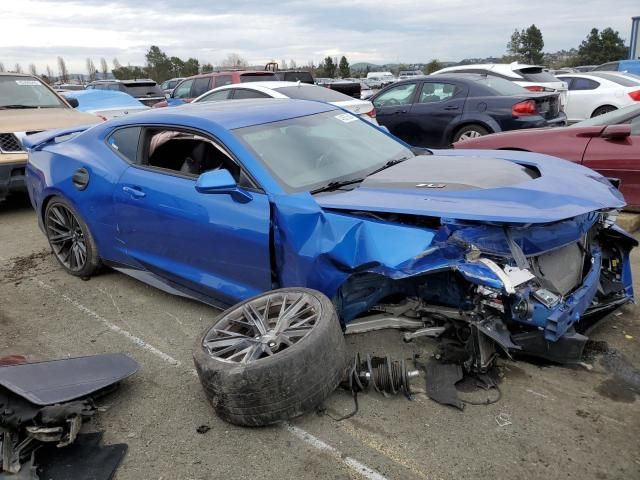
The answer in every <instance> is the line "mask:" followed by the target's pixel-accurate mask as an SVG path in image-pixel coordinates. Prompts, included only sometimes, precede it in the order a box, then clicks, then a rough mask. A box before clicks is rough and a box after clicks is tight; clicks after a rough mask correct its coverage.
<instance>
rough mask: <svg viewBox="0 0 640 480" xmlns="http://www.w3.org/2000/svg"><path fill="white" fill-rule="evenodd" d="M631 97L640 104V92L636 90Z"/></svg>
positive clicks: (630, 93) (630, 94) (631, 93)
mask: <svg viewBox="0 0 640 480" xmlns="http://www.w3.org/2000/svg"><path fill="white" fill-rule="evenodd" d="M629 96H630V97H631V98H632V99H633V100H635V101H636V102H640V90H636V91H635V92H629Z"/></svg>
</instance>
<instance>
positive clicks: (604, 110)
mask: <svg viewBox="0 0 640 480" xmlns="http://www.w3.org/2000/svg"><path fill="white" fill-rule="evenodd" d="M614 110H617V108H616V107H614V106H613V105H603V106H602V107H598V108H596V109H595V110H594V111H593V113H592V114H591V118H593V117H597V116H598V115H604V114H605V113H609V112H613V111H614Z"/></svg>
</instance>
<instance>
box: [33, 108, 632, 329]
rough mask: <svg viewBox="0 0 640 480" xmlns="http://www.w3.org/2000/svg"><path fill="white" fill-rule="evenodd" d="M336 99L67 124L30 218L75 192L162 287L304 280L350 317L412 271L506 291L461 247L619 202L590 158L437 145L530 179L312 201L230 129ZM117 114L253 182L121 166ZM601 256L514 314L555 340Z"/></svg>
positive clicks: (36, 139) (37, 179)
mask: <svg viewBox="0 0 640 480" xmlns="http://www.w3.org/2000/svg"><path fill="white" fill-rule="evenodd" d="M241 102H242V103H241ZM245 102H246V103H245ZM240 105H242V108H239V106H240ZM332 109H335V107H333V106H330V105H327V104H321V103H318V102H305V101H293V100H283V101H280V100H274V99H269V100H265V101H262V100H257V101H234V102H226V103H225V102H221V103H203V104H199V105H190V106H185V107H176V108H172V109H161V110H150V111H148V112H144V113H140V114H138V115H136V116H135V117H134V118H126V117H125V118H118V119H114V120H111V121H109V122H105V123H103V124H100V125H97V126H94V127H92V128H90V129H88V130H86V131H85V132H83V133H80V134H78V135H76V136H75V137H73V138H71V139H68V140H65V141H60V140H59V139H60V137H61V136H62V137H64V135H65V134H66V133H68V132H69V131H58V132H55V131H54V132H45V133H42V134H37V135H32V136H30V138H29V143H28V147H29V148H30V157H29V164H28V167H27V178H28V182H27V183H28V189H29V194H30V196H31V199H32V202H33V204H34V207H35V208H36V210H37V211H38V217H39V221H40V222H41V224H42V216H43V211H44V205H45V204H46V202H47V200H48V199H49V198H51V197H52V196H53V195H58V196H62V197H64V198H66V199H67V200H68V201H70V202H71V203H72V204H73V205H74V206H75V207H76V209H77V210H78V211H79V212H80V214H81V215H82V217H83V219H84V220H85V222H86V223H87V225H88V226H89V229H90V230H91V233H92V234H93V237H94V238H95V240H96V243H97V246H98V250H99V252H100V255H101V257H102V258H103V259H104V260H106V261H108V262H110V263H112V264H115V265H118V266H119V267H121V268H123V269H129V270H130V271H135V272H139V274H136V275H135V276H136V277H137V278H141V275H142V274H144V275H148V276H149V277H148V278H147V279H146V280H145V281H149V282H150V283H154V284H157V283H165V284H167V285H169V284H170V285H171V286H172V288H174V287H175V288H178V289H179V290H180V289H182V291H188V292H193V295H191V296H193V297H194V298H198V299H200V300H203V299H204V300H205V301H208V302H209V303H212V304H232V303H235V302H237V301H240V300H243V299H246V298H248V297H251V296H253V295H255V294H257V293H259V292H262V291H265V290H269V289H271V288H273V287H278V286H282V287H287V286H306V287H310V288H315V289H318V290H320V291H322V292H323V293H325V294H326V295H328V296H329V297H331V298H333V299H334V301H336V303H337V304H339V306H340V307H341V314H342V318H343V320H345V321H349V320H350V319H352V318H354V317H355V316H357V315H358V314H360V313H362V311H363V310H365V309H366V308H368V307H370V306H371V304H372V302H375V300H376V299H378V300H379V299H381V298H383V297H384V295H385V294H388V293H390V292H393V291H395V290H396V289H398V288H400V286H401V285H402V288H405V289H406V288H408V289H416V291H418V290H419V289H420V288H426V287H424V286H420V285H422V284H420V285H419V284H418V283H417V281H416V282H414V284H411V282H412V281H413V280H412V279H424V278H425V276H428V275H431V274H441V273H443V272H444V273H446V272H451V273H452V274H455V275H458V276H461V277H462V278H464V279H466V280H467V281H468V282H470V283H472V284H478V285H483V286H486V287H489V288H493V289H496V290H502V289H505V285H504V283H503V281H502V280H501V278H499V277H498V276H496V274H495V272H492V271H491V270H490V269H488V268H487V267H486V266H485V265H482V264H480V263H478V262H476V260H475V259H473V258H468V257H467V254H468V252H469V251H470V249H471V247H472V246H473V247H474V248H479V249H480V250H481V251H482V252H485V253H487V254H490V255H497V256H501V257H505V258H510V256H511V253H512V250H511V247H510V246H509V240H508V239H507V238H506V237H505V235H506V234H505V228H507V227H508V228H509V229H510V230H509V231H510V238H511V241H513V242H515V243H516V244H517V245H518V246H519V248H520V249H521V251H522V253H523V255H525V257H534V256H536V255H540V254H543V253H544V252H547V251H550V250H553V249H557V248H559V247H561V246H564V245H567V244H569V243H573V242H577V241H579V240H580V239H581V238H584V236H585V234H586V233H587V232H588V231H590V229H592V228H593V227H594V225H595V224H596V222H598V221H600V218H601V214H600V213H599V212H600V211H603V210H604V211H606V210H610V209H615V208H619V207H621V206H623V205H624V201H623V199H622V197H621V195H620V194H619V192H618V191H617V190H615V189H614V188H613V187H612V186H611V185H610V184H609V183H608V182H607V181H606V180H605V179H604V178H603V177H602V176H600V175H599V174H597V173H595V172H593V171H591V170H589V169H586V168H583V167H581V166H579V165H574V164H572V163H570V162H565V161H562V160H559V159H556V158H553V157H548V156H545V155H538V154H532V153H524V152H505V151H498V152H487V151H483V152H478V151H471V150H463V151H460V150H455V151H453V150H452V151H437V152H435V153H436V155H437V156H439V157H442V156H459V157H460V156H463V157H474V156H480V155H482V156H484V157H486V156H487V155H488V154H490V155H492V156H494V157H496V158H499V159H504V161H505V162H517V163H520V164H523V165H529V166H532V167H535V168H536V169H538V170H539V172H540V177H539V178H535V179H532V180H530V181H527V182H524V183H522V184H518V185H511V186H509V187H505V188H488V189H469V190H460V191H435V192H434V191H429V192H426V193H425V190H424V189H422V190H421V189H418V188H415V189H412V188H405V189H399V188H395V189H394V188H387V187H385V188H383V187H380V186H379V187H377V188H373V187H365V186H361V187H359V188H354V189H352V190H350V191H341V192H331V193H326V194H320V195H315V196H314V195H311V194H309V193H308V192H302V193H295V194H291V193H287V192H285V191H283V189H282V187H281V186H280V184H279V183H278V182H277V181H276V180H275V179H274V178H273V177H272V176H271V174H270V173H269V172H268V170H267V169H266V168H265V167H264V166H263V165H262V163H261V162H260V161H259V160H258V159H257V158H255V157H254V156H253V154H252V153H251V152H249V151H248V150H247V149H246V148H245V147H244V145H243V144H242V143H241V142H240V141H239V140H238V139H237V138H236V136H235V135H234V133H233V129H235V128H239V127H244V126H249V125H256V124H261V123H269V122H274V121H279V120H283V119H288V118H296V117H300V116H305V115H313V114H316V113H320V112H325V111H329V110H332ZM126 125H152V126H153V125H166V126H180V127H183V128H191V129H194V130H197V131H200V132H203V133H204V134H206V135H210V136H212V137H213V138H215V139H217V141H219V142H221V143H222V144H224V145H225V147H226V148H227V149H228V150H229V151H230V152H232V153H233V155H234V156H235V158H236V159H237V160H238V161H239V162H240V163H241V164H242V165H243V166H244V167H245V168H246V170H247V171H248V172H249V173H250V174H251V176H252V177H253V178H254V179H255V181H256V183H257V185H258V188H257V189H252V190H246V191H245V193H246V197H244V200H242V201H240V200H239V199H238V198H235V197H233V196H232V195H228V194H207V193H199V192H198V191H196V189H195V185H196V180H195V179H194V178H185V177H184V176H179V175H168V174H162V173H158V172H157V171H152V170H149V169H145V168H141V167H138V166H136V165H133V164H130V163H128V162H127V161H126V160H125V159H124V158H123V157H121V156H120V155H118V154H116V153H115V152H114V150H113V149H112V148H110V147H109V146H108V145H107V143H106V139H107V137H108V136H109V135H110V134H111V133H112V132H113V131H114V130H115V129H117V128H119V127H121V126H126ZM417 158H424V162H425V163H424V166H426V167H428V162H429V157H428V156H426V157H417ZM424 166H423V165H422V164H420V166H419V168H418V170H420V171H422V170H423V169H424V168H425V167H424ZM80 167H84V168H86V169H87V170H88V171H89V174H90V181H89V184H88V187H87V188H86V189H85V190H83V191H80V190H78V189H76V188H75V187H74V186H73V184H72V182H71V177H72V175H73V172H74V171H75V170H77V169H78V168H80ZM391 168H394V167H391ZM418 170H417V174H418V173H419V172H418ZM427 170H428V168H427ZM418 180H419V179H418ZM363 212H365V213H364V214H363ZM398 214H399V215H409V216H411V217H416V218H423V219H435V222H433V221H432V222H431V223H429V224H428V225H423V224H421V223H420V222H417V223H412V222H411V221H409V222H407V221H405V220H402V219H396V218H395V217H393V216H394V215H398ZM385 215H391V217H388V216H387V217H385ZM618 233H619V234H620V235H625V234H624V232H618ZM629 241H631V240H629ZM596 253H597V252H596ZM597 255H599V253H597ZM597 255H596V254H594V262H595V263H594V266H593V268H592V271H591V273H589V274H588V275H587V276H586V277H585V279H584V284H583V285H582V286H581V287H580V288H579V289H577V290H576V291H575V292H573V293H572V296H571V297H569V298H567V299H566V302H563V303H561V304H560V305H559V306H558V307H557V308H556V309H548V308H547V309H546V310H544V308H543V306H541V305H536V308H535V309H534V314H533V315H532V317H531V318H528V319H526V320H525V322H524V323H525V324H528V325H531V326H535V327H539V328H541V329H544V330H545V335H546V338H547V339H548V340H555V339H557V338H559V337H560V336H562V335H563V334H564V333H565V332H566V331H567V329H569V328H570V327H571V325H572V324H573V323H574V322H575V321H577V320H578V319H579V318H580V316H581V315H582V314H583V313H584V311H585V309H586V308H587V307H588V306H589V304H590V303H591V300H592V299H593V296H594V295H595V291H596V289H597V286H598V279H599V275H600V266H599V263H600V257H599V256H597ZM623 262H624V265H623V275H622V277H623V283H624V286H625V292H626V295H627V296H628V298H629V299H631V298H632V295H633V291H632V286H631V270H630V266H629V258H628V251H627V252H626V253H625V255H624V258H623ZM131 269H134V270H131ZM151 276H152V277H153V281H152V280H151ZM143 279H144V278H143ZM369 280H371V281H372V282H373V283H372V285H374V288H372V289H370V290H371V292H370V293H368V294H367V295H366V298H365V297H362V298H360V299H359V300H353V299H351V300H350V299H349V296H350V295H351V296H353V295H352V294H353V293H354V292H356V291H359V292H362V289H360V290H358V288H356V287H354V286H353V285H351V283H350V282H357V281H369ZM407 281H409V283H410V284H411V285H409V286H407V284H406V282H407ZM403 282H404V283H403ZM429 289H430V290H429V292H431V293H428V292H427V294H428V295H438V296H439V297H438V298H439V299H440V300H441V301H442V303H444V304H447V303H453V302H454V301H455V300H453V299H454V295H453V294H452V292H451V291H448V290H453V287H450V286H449V285H448V284H447V283H442V282H440V283H438V284H433V285H431V286H429ZM434 292H436V293H434ZM363 295H364V294H363ZM456 306H458V307H459V308H463V305H460V304H458V305H456Z"/></svg>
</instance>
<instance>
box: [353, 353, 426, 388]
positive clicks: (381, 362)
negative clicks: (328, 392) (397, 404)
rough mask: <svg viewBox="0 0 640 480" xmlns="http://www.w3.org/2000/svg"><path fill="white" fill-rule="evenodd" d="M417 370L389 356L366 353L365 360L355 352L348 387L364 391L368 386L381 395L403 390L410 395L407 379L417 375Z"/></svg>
mask: <svg viewBox="0 0 640 480" xmlns="http://www.w3.org/2000/svg"><path fill="white" fill-rule="evenodd" d="M419 374H420V373H419V371H418V370H408V369H407V366H406V363H405V361H404V360H391V357H390V356H389V355H387V356H386V357H372V356H371V355H369V354H367V356H366V358H365V360H362V359H361V358H360V354H357V355H356V356H355V358H354V361H353V366H352V367H351V369H350V371H349V378H348V379H347V383H348V387H349V388H350V389H351V390H353V391H356V392H357V391H364V390H368V389H369V388H370V387H373V389H374V390H375V391H376V392H379V393H382V394H383V395H387V394H392V395H395V394H397V393H398V392H400V391H401V392H403V393H404V394H405V395H406V396H409V395H411V385H410V384H409V380H410V379H411V378H413V377H417V376H418V375H419Z"/></svg>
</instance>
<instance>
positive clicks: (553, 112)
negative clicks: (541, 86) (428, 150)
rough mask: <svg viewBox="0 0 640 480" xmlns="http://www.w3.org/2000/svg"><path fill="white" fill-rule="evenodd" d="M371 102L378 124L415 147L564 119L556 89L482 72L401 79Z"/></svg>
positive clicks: (554, 123) (553, 123)
mask: <svg viewBox="0 0 640 480" xmlns="http://www.w3.org/2000/svg"><path fill="white" fill-rule="evenodd" d="M370 100H371V101H372V102H373V104H374V106H375V107H376V113H377V118H378V123H380V125H384V126H385V127H387V128H388V129H389V130H390V131H391V133H393V134H394V135H396V136H397V137H400V138H401V139H403V140H404V141H406V142H407V143H409V144H411V145H415V146H420V147H446V146H449V145H451V144H452V143H453V142H457V141H460V140H465V139H468V138H476V137H480V136H482V135H487V134H488V133H494V132H503V131H507V130H516V129H521V128H536V127H550V126H564V125H566V123H567V117H566V115H565V114H564V112H562V111H561V109H560V102H559V99H558V94H557V93H533V92H530V91H528V90H525V89H524V88H522V87H520V86H518V85H516V84H514V83H512V82H509V81H508V80H503V79H501V78H497V77H493V76H486V75H476V74H454V75H438V76H433V77H422V78H419V79H413V80H405V81H402V82H397V83H394V84H393V85H390V86H388V87H387V88H385V89H383V90H381V91H380V92H378V93H377V94H376V95H374V96H373V97H371V99H370Z"/></svg>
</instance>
